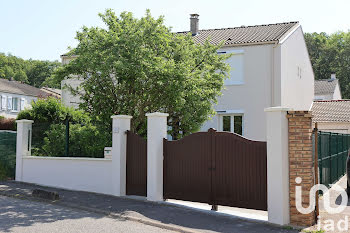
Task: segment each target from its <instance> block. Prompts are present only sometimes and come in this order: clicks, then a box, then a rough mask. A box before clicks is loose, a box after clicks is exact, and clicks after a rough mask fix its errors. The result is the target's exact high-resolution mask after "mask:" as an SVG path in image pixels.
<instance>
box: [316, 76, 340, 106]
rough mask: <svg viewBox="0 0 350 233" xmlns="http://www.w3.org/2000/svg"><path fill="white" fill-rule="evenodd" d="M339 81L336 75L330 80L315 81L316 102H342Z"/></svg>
mask: <svg viewBox="0 0 350 233" xmlns="http://www.w3.org/2000/svg"><path fill="white" fill-rule="evenodd" d="M341 99H342V97H341V92H340V85H339V80H338V79H336V76H335V74H332V75H331V78H329V79H321V80H315V98H314V100H316V101H317V100H341Z"/></svg>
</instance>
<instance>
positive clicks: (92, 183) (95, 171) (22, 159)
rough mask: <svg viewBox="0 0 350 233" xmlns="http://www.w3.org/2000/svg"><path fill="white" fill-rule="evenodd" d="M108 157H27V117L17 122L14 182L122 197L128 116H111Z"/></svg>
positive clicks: (28, 147) (29, 153) (30, 134)
mask: <svg viewBox="0 0 350 233" xmlns="http://www.w3.org/2000/svg"><path fill="white" fill-rule="evenodd" d="M112 118H113V137H112V138H113V140H112V159H106V158H76V157H45V156H42V157H40V156H31V137H32V123H33V121H31V120H18V121H17V146H16V181H22V182H28V183H34V184H39V185H44V186H50V187H57V188H64V189H71V190H79V191H88V192H95V193H103V194H110V195H116V196H125V186H126V159H125V158H126V133H125V132H126V130H129V129H130V120H131V116H124V115H118V116H113V117H112Z"/></svg>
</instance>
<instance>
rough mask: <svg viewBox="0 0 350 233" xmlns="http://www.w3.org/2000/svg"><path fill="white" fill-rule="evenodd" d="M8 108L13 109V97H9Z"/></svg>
mask: <svg viewBox="0 0 350 233" xmlns="http://www.w3.org/2000/svg"><path fill="white" fill-rule="evenodd" d="M7 110H12V97H11V96H8V97H7Z"/></svg>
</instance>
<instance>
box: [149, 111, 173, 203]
mask: <svg viewBox="0 0 350 233" xmlns="http://www.w3.org/2000/svg"><path fill="white" fill-rule="evenodd" d="M146 116H147V200H149V201H163V139H164V138H166V136H167V129H168V127H167V116H169V114H167V113H159V112H154V113H147V114H146Z"/></svg>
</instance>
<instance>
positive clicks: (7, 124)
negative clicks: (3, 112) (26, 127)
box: [0, 117, 16, 130]
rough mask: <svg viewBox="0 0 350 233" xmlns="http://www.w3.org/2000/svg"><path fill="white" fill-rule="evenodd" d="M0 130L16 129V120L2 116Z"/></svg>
mask: <svg viewBox="0 0 350 233" xmlns="http://www.w3.org/2000/svg"><path fill="white" fill-rule="evenodd" d="M0 130H16V120H15V119H12V118H4V117H2V118H0Z"/></svg>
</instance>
